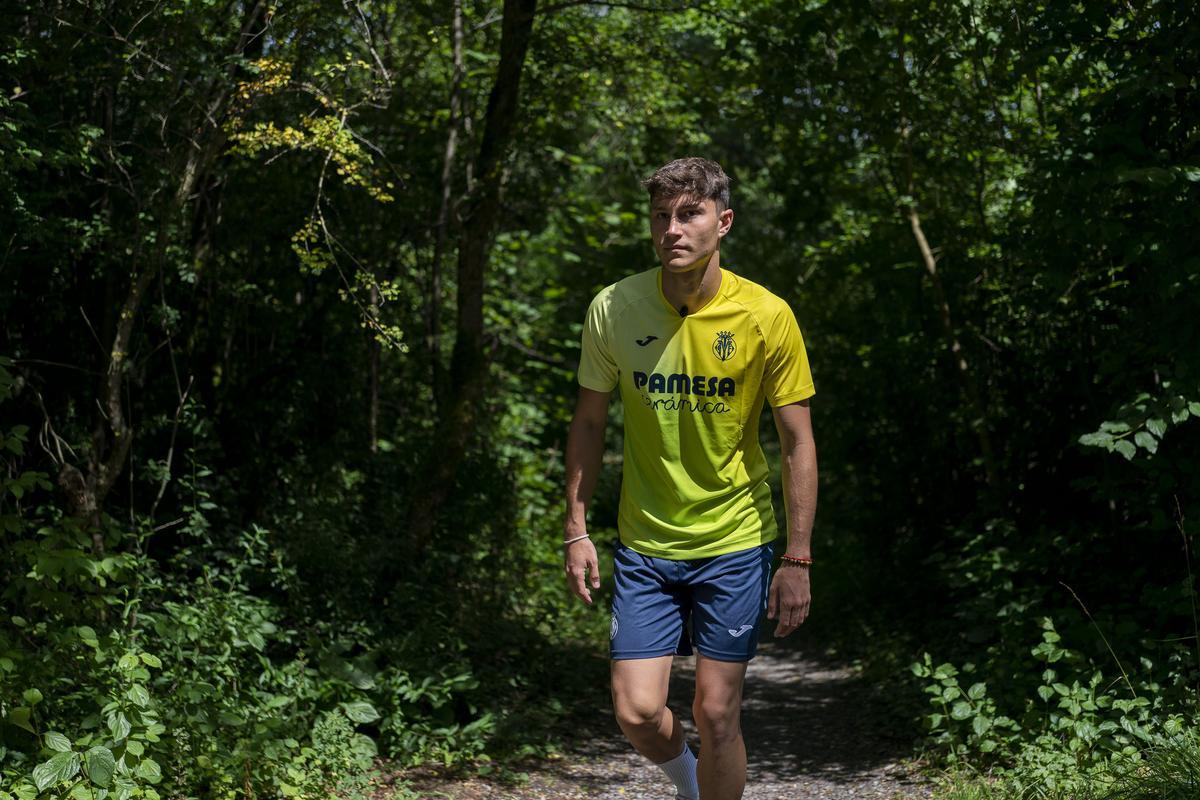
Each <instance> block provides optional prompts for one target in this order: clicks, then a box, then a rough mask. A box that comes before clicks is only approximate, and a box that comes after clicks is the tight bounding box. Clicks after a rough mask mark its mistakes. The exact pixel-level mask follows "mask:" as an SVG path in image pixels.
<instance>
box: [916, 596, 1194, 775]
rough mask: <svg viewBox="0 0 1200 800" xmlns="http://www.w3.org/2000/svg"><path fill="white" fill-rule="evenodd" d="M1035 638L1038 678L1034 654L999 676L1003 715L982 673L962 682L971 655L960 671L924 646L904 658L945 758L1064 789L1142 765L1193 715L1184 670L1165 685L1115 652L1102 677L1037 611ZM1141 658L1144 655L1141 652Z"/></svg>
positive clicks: (1190, 722)
mask: <svg viewBox="0 0 1200 800" xmlns="http://www.w3.org/2000/svg"><path fill="white" fill-rule="evenodd" d="M1041 638H1042V641H1041V643H1039V644H1038V645H1037V646H1036V647H1033V648H1032V649H1031V650H1030V651H1029V654H1030V656H1032V658H1033V659H1034V660H1035V663H1036V662H1040V664H1041V667H1042V671H1041V673H1040V676H1038V680H1030V678H1031V676H1033V675H1037V671H1036V668H1035V663H1021V662H1016V663H1012V664H1010V665H1009V668H1010V669H1013V672H1012V673H1011V674H1007V675H999V676H997V677H999V678H1000V679H1001V680H1003V681H1005V683H1006V684H1007V685H1008V687H1009V690H1008V692H1007V693H1006V701H1007V702H1009V703H1012V702H1013V700H1014V699H1015V700H1016V703H1015V704H1014V705H1013V706H1012V707H1010V708H1006V709H1003V711H1006V712H1007V714H1008V716H1006V715H1005V714H1004V713H1001V709H1000V708H999V707H998V706H997V702H996V701H995V700H994V699H992V698H990V697H989V696H988V692H987V683H986V682H983V681H977V682H975V683H972V684H971V686H970V687H969V688H966V689H963V688H962V685H961V683H960V676H961V675H964V674H973V673H975V672H976V666H975V665H974V664H966V665H964V667H963V669H962V672H960V671H959V670H958V669H957V668H955V667H954V666H953V665H952V664H941V665H938V666H936V667H935V666H934V665H933V660H932V658H931V657H930V655H929V654H928V653H925V654H924V659H923V661H922V662H918V663H915V664H913V665H912V672H913V674H914V675H915V676H916V677H918V678H920V679H923V680H924V681H925V682H926V687H925V692H926V693H927V694H929V695H931V699H930V701H929V702H930V703H931V704H932V705H933V706H934V709H935V710H934V713H932V714H929V715H928V716H927V717H926V720H925V721H926V724H927V726H928V729H929V731H930V737H929V740H930V742H931V743H932V744H934V745H936V746H937V747H938V748H940V749H941V750H943V751H944V752H945V753H946V755H947V757H948V761H949V762H950V763H952V764H962V763H970V764H974V765H976V766H979V765H982V764H985V763H986V764H992V765H995V766H994V767H993V771H994V772H995V773H996V774H999V775H1001V776H1003V778H1004V780H1005V785H1006V786H1007V787H1009V789H1011V790H1016V791H1019V792H1021V793H1022V794H1021V795H1020V796H1042V794H1039V793H1045V796H1048V797H1053V796H1058V795H1060V794H1063V793H1067V794H1068V795H1069V794H1070V793H1071V792H1082V791H1085V790H1088V789H1089V787H1094V786H1095V785H1096V781H1097V780H1098V779H1097V778H1096V776H1097V775H1121V774H1126V773H1131V772H1134V771H1137V770H1142V769H1143V768H1144V766H1143V762H1144V760H1145V759H1146V758H1147V757H1148V755H1147V754H1148V753H1152V752H1154V748H1158V747H1160V746H1162V745H1163V744H1164V743H1168V742H1171V741H1174V739H1173V737H1178V736H1180V735H1182V734H1183V733H1184V732H1185V730H1193V727H1192V726H1194V725H1195V722H1196V720H1197V719H1198V718H1200V717H1198V716H1197V714H1198V712H1200V708H1197V706H1196V704H1195V697H1194V695H1193V694H1192V686H1193V684H1191V682H1190V680H1191V678H1192V675H1191V674H1190V673H1189V672H1188V671H1185V670H1180V669H1176V670H1173V671H1171V672H1170V674H1169V676H1168V679H1169V684H1168V685H1166V686H1164V685H1161V684H1159V683H1157V682H1155V681H1154V680H1152V679H1147V678H1140V679H1139V678H1138V677H1137V676H1134V677H1132V678H1131V676H1130V675H1129V674H1128V673H1126V672H1125V669H1124V667H1123V666H1122V665H1121V664H1120V662H1118V663H1117V666H1118V670H1119V672H1120V677H1119V678H1117V679H1116V680H1110V681H1107V682H1106V680H1105V677H1104V674H1103V672H1102V671H1101V670H1100V669H1099V668H1097V666H1096V665H1095V664H1094V663H1093V662H1092V660H1091V659H1090V658H1088V657H1087V656H1085V655H1084V654H1083V653H1080V652H1079V651H1076V650H1071V649H1068V648H1067V647H1066V646H1065V645H1064V644H1063V641H1062V637H1061V636H1060V635H1059V633H1058V631H1057V630H1056V629H1055V626H1054V623H1053V622H1052V621H1051V620H1050V619H1043V620H1042V621H1041ZM999 666H1000V665H999V664H997V663H996V662H995V661H993V662H992V663H991V664H989V667H990V668H991V669H993V670H995V669H997V667H999ZM1143 666H1144V667H1145V668H1146V669H1149V667H1150V666H1151V664H1150V662H1149V661H1148V660H1147V659H1144V658H1143ZM1135 680H1136V683H1135V682H1134V681H1135ZM1030 689H1032V690H1033V691H1029V690H1030ZM1002 702H1005V701H1002ZM1171 709H1179V710H1180V711H1172V710H1171Z"/></svg>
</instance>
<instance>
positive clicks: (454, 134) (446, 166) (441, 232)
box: [426, 0, 466, 411]
mask: <svg viewBox="0 0 1200 800" xmlns="http://www.w3.org/2000/svg"><path fill="white" fill-rule="evenodd" d="M451 2H452V5H453V15H452V22H451V34H452V36H451V38H452V41H453V47H452V54H453V59H454V78H453V80H452V82H451V85H450V130H449V131H447V132H446V150H445V154H444V155H443V157H442V202H441V206H440V207H439V208H438V218H437V238H436V240H435V242H434V246H433V261H432V262H431V263H430V266H429V300H428V307H427V311H426V325H427V331H428V343H427V349H428V351H429V372H430V381H431V385H432V386H433V406H434V410H435V411H437V410H438V409H440V408H441V407H442V401H443V398H444V396H445V386H444V383H445V378H444V376H443V375H442V330H441V328H442V326H441V313H442V278H441V273H442V257H443V255H444V253H445V251H446V226H447V224H448V223H449V220H450V205H451V198H452V197H453V186H454V162H455V159H456V158H457V156H458V127H459V124H460V122H459V121H460V120H461V118H462V81H463V75H464V74H465V72H466V68H465V66H464V64H463V14H462V0H451Z"/></svg>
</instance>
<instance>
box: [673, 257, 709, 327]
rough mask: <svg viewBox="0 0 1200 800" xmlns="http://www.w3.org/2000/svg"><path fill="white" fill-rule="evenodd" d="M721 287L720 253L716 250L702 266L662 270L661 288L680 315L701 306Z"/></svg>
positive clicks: (684, 314)
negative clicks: (680, 269) (684, 270)
mask: <svg viewBox="0 0 1200 800" xmlns="http://www.w3.org/2000/svg"><path fill="white" fill-rule="evenodd" d="M720 288H721V253H720V251H717V252H715V253H713V254H712V258H710V259H709V260H708V263H707V264H706V265H705V266H703V267H696V268H695V269H691V270H688V271H687V272H670V271H668V270H666V269H664V270H662V290H663V296H664V297H666V298H667V302H668V303H670V304H671V306H672V307H673V308H675V309H677V310H679V314H680V316H687V315H688V314H691V313H693V312H696V311H699V310H700V309H701V308H703V307H704V306H705V305H706V304H707V303H708V301H709V300H712V299H713V298H714V297H715V296H716V294H717V291H718V290H719V289H720Z"/></svg>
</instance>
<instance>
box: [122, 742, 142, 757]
mask: <svg viewBox="0 0 1200 800" xmlns="http://www.w3.org/2000/svg"><path fill="white" fill-rule="evenodd" d="M125 752H126V753H133V754H134V755H135V756H140V755H141V754H142V753H144V752H146V746H145V745H143V744H142V743H141V742H139V741H138V740H137V739H130V740H129V741H128V742H126V743H125Z"/></svg>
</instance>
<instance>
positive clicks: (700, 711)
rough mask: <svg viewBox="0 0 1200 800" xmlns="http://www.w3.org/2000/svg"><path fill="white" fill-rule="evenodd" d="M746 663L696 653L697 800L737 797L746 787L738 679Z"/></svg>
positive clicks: (735, 799)
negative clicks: (698, 787) (698, 743)
mask: <svg viewBox="0 0 1200 800" xmlns="http://www.w3.org/2000/svg"><path fill="white" fill-rule="evenodd" d="M745 677H746V662H744V661H718V660H717V659H714V658H707V657H706V656H703V655H700V654H699V653H697V654H696V700H695V703H693V705H692V717H693V719H695V721H696V727H697V728H699V730H700V764H699V766H698V767H697V776H698V778H699V782H700V800H740V798H741V796H742V792H743V791H744V790H745V788H746V745H745V743H744V742H743V741H742V681H743V679H744V678H745Z"/></svg>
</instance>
